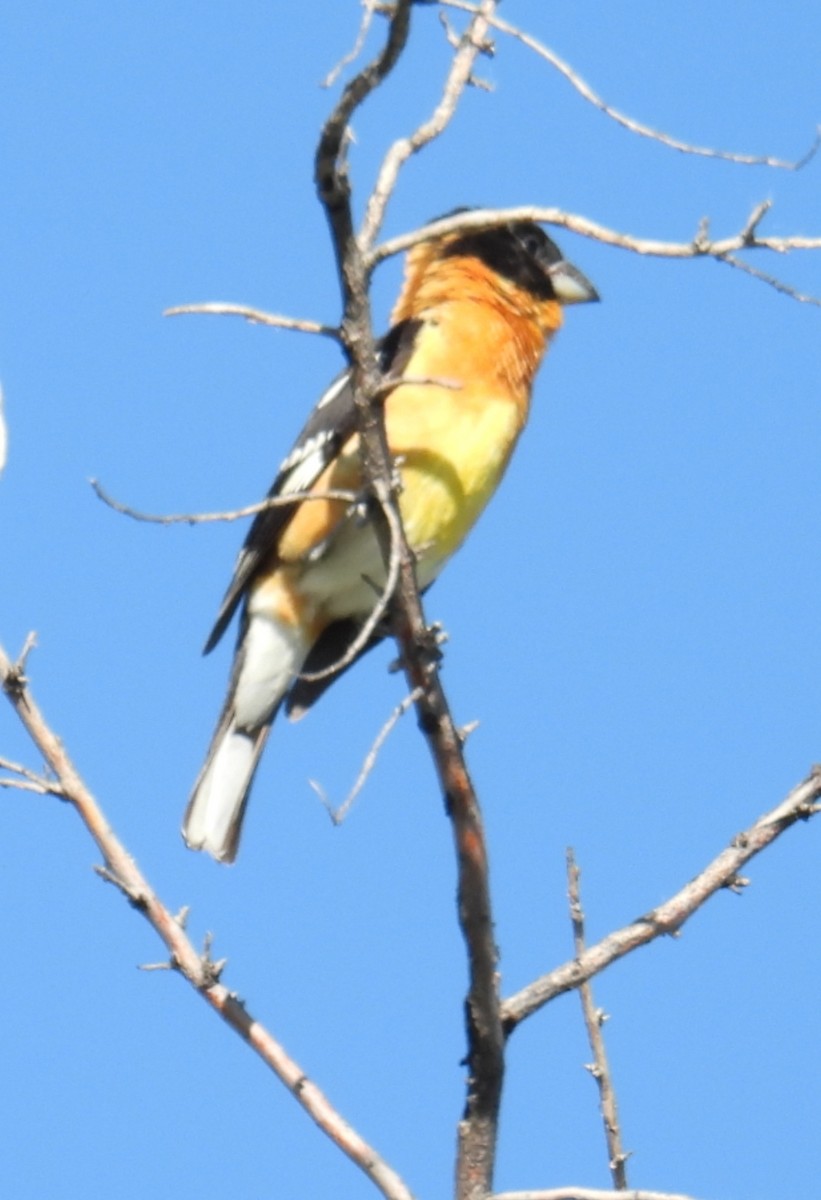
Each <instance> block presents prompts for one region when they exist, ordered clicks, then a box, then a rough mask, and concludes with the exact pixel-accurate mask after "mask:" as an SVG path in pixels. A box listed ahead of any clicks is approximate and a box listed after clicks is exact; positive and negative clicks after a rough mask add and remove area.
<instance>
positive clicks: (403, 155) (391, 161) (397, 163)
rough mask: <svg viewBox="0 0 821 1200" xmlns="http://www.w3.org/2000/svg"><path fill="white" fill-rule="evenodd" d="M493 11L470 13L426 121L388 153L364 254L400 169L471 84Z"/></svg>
mask: <svg viewBox="0 0 821 1200" xmlns="http://www.w3.org/2000/svg"><path fill="white" fill-rule="evenodd" d="M495 9H496V0H481V2H480V3H479V4H478V5H477V6H476V7H475V8H474V9H473V13H474V16H473V19H472V20H471V21H470V23H469V24H468V27H467V29H466V30H465V32H464V34H463V35H462V38H461V39H460V42H459V44H458V46H457V49H456V53H455V54H454V56H453V59H452V61H451V64H450V70H449V71H448V74H447V78H446V79H445V84H444V88H443V90H442V98H441V100H440V101H439V103H438V104H437V106H436V108H435V109H434V111H433V113H432V114H431V116H430V117H429V119H428V120H427V121H424V122H423V123H422V124H421V125H419V126H418V128H417V129H415V130H414V132H413V133H412V134H410V136H408V137H402V138H398V139H397V140H396V141H395V142H394V143H393V145H392V146H391V147H390V149H389V150H388V152H387V154H386V155H385V158H384V160H383V162H382V166H381V167H380V168H379V174H378V175H377V178H376V183H375V184H374V188H373V191H372V192H371V195H370V196H369V198H368V204H367V207H366V209H365V219H364V221H363V222H362V228H361V229H360V231H359V245H360V248H361V249H362V250H363V251H364V252H365V253H367V252H368V251H369V250H370V248H371V246H372V245H373V242H374V239H375V238H376V237H377V235H378V233H379V230H380V229H381V227H382V221H383V220H384V216H385V209H386V207H387V204H388V201H389V199H390V197H391V195H392V194H393V191H394V188H395V187H396V181H397V178H398V176H399V172H400V170H401V168H402V165H403V164H404V163H405V162H407V160H408V159H409V158H410V157H411V155H413V154H416V153H418V151H419V150H421V149H422V147H423V146H427V145H428V143H429V142H432V141H433V140H434V138H437V137H439V135H440V134H441V133H442V132H443V131H444V130H445V129H446V128H447V126H448V125H449V124H450V121H451V119H452V117H453V114H454V112H455V111H456V106H457V104H458V103H459V100H460V99H461V97H462V93H463V92H464V90H465V88H466V87H467V85H468V83H469V82H470V79H471V76H472V74H473V68H474V66H475V64H476V59H477V58H478V56H479V55H480V54H481V53H482V52H483V51H484V49H485V46H486V41H487V31H488V27H489V24H490V18H491V17H492V15H493V13H494V11H495Z"/></svg>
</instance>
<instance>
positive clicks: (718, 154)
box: [439, 0, 821, 171]
mask: <svg viewBox="0 0 821 1200" xmlns="http://www.w3.org/2000/svg"><path fill="white" fill-rule="evenodd" d="M439 3H440V4H441V5H442V7H443V8H455V9H458V10H459V11H460V12H469V13H475V12H478V9H479V6H478V5H476V4H471V3H468V0H439ZM489 24H490V25H491V26H492V27H493V28H494V29H498V30H499V32H500V33H506V34H507V35H508V36H509V37H512V38H515V39H516V40H517V41H519V42H521V43H522V45H524V46H527V48H528V49H529V50H532V51H533V52H534V53H535V54H538V55H539V57H540V58H543V59H545V61H546V62H548V63H550V65H551V67H554V68H555V69H556V70H557V71H558V72H559V74H560V75H563V76H564V78H565V79H566V80H567V82H568V83H569V84H571V85H572V86H573V87H574V88H575V89H576V91H577V92H578V93H579V95H580V96H581V97H582V98H583V99H584V100H586V101H587V102H588V103H589V104H592V105H593V107H594V108H597V109H598V110H599V112H601V113H604V115H605V116H606V117H609V118H610V119H611V121H615V122H616V124H617V125H621V126H622V128H623V129H627V130H629V131H630V133H635V134H638V136H639V137H644V138H649V139H650V140H651V141H654V142H661V144H662V145H663V146H667V147H668V148H669V149H670V150H678V151H680V152H681V153H682V154H693V155H696V156H697V157H701V158H718V159H721V160H722V161H724V162H732V163H739V164H741V165H742V166H752V167H774V168H776V169H779V170H782V171H800V170H801V168H802V167H805V166H806V165H807V163H808V162H809V161H810V160H811V159H812V158H814V157H815V155H816V154H817V152H818V149H819V147H821V127H819V129H818V130H817V131H816V134H815V137H814V139H813V141H812V144H811V145H810V147H809V149H808V150H806V151H805V152H804V154H802V155H801V157H800V158H798V159H795V160H789V159H784V158H776V157H774V156H773V155H769V154H740V153H738V152H737V151H734V150H718V149H715V148H714V147H711V146H697V145H695V144H694V143H692V142H685V141H682V140H681V139H680V138H676V137H673V136H672V135H671V134H669V133H664V132H662V131H661V130H659V129H653V128H652V126H650V125H643V124H642V122H641V121H637V120H635V118H633V117H628V116H626V115H625V114H624V113H622V112H619V110H618V109H617V108H614V107H613V106H612V105H611V104H607V103H606V102H605V101H604V100H602V98H601V96H599V95H598V94H597V93H596V92H594V90H593V88H592V87H590V85H589V84H588V83H586V82H585V80H584V79H582V77H581V75H579V73H578V71H574V70H573V68H572V67H571V66H570V64H569V63H567V62H565V60H564V59H563V58H560V57H559V55H558V54H557V53H556V52H555V50H551V49H550V47H549V46H545V45H544V43H543V42H540V41H538V39H537V38H535V37H533V36H532V35H531V34H529V33H525V32H524V30H522V29H519V28H517V27H516V26H515V25H510V24H509V23H508V22H507V21H503V20H501V18H499V17H497V16H493V17H491V18H490V19H489Z"/></svg>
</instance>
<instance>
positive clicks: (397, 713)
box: [0, 690, 420, 825]
mask: <svg viewBox="0 0 821 1200" xmlns="http://www.w3.org/2000/svg"><path fill="white" fill-rule="evenodd" d="M419 698H420V692H419V691H418V690H415V691H413V692H411V694H410V695H409V696H406V697H405V699H404V700H401V701H400V702H399V704H397V706H396V708H395V709H394V710H393V712H392V713H391V715H390V716H389V717H388V719H387V721H386V722H385V724H384V725H383V726H382V728H381V729H380V730H379V733H378V734H377V735H376V737H375V738H374V740H373V745H372V746H371V748H370V750H369V751H368V753H367V754H366V755H365V759H364V761H363V763H362V767H361V769H360V772H359V774H358V775H357V777H356V780H355V782H354V785H353V787H352V788H351V790H350V791H349V792H348V795H347V796H346V797H345V799H344V800H343V801H342V803H341V804H340V805H339V807H338V808H334V807H333V805H332V804H331V802H330V801H329V799H328V796H327V793H326V792H325V789H324V788H323V787H322V786H321V785H320V784H318V783H317V782H316V780H315V779H309V780H308V782H309V783H310V785H311V787H312V788H313V789H314V791H315V792H316V794H317V796H319V798H320V800H321V801H322V803H323V805H324V807H325V808H326V809H327V811H328V816H329V817H330V818H331V821H332V822H333V823H334V825H341V824H342V822H343V821H344V820H345V818H346V817H347V815H348V813H349V812H350V810H351V807H352V806H353V802H354V800H355V799H356V798H357V796H358V795H359V793H360V792H361V791H362V789H363V787H364V786H365V784H366V783H367V781H368V777H369V776H370V773H371V771H372V770H373V769H374V767H375V766H376V760H377V758H378V757H379V751H380V750H381V749H382V747H383V746H384V744H385V742H386V741H387V740H388V737H389V736H390V734H391V733H392V731H393V729H394V728H395V726H396V724H397V722H398V721H399V720H400V718H402V717H403V716H404V715H405V713H406V712H407V711H408V709H409V708H413V706H414V704H415V703H416V701H417V700H418V699H419ZM0 782H2V781H1V780H0Z"/></svg>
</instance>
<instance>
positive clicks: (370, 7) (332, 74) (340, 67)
mask: <svg viewBox="0 0 821 1200" xmlns="http://www.w3.org/2000/svg"><path fill="white" fill-rule="evenodd" d="M362 7H363V9H364V10H365V11H364V12H363V13H362V20H361V21H360V23H359V29H358V30H357V33H356V41H355V42H354V44H353V46H352V47H351V49H350V50H349V51H348V52H347V54H343V55H342V58H340V60H339V62H338V63H337V64H336V66H335V67H332V68H331V70H330V71H329V72H328V74H327V75H326V76H325V78H324V79H323V80H322V86H323V87H324V88H329V87H333V85H334V84H335V83H336V81H337V79H338V78H339V76H340V75H341V74H342V72H343V71H344V70H345V68H346V67H349V66H350V65H351V63H352V62H355V61H356V59H357V58H359V55H360V54H361V53H362V47H363V46H364V45H365V39H366V38H367V36H368V31H369V30H370V27H371V24H372V22H373V18H374V13H375V12H377V11H378V10H380V9H381V8H382V7H383V6H382V4H381V3H380V0H363V4H362Z"/></svg>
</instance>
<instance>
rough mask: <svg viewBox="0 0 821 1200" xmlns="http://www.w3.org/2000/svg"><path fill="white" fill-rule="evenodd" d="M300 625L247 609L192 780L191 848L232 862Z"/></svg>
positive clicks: (187, 825)
mask: <svg viewBox="0 0 821 1200" xmlns="http://www.w3.org/2000/svg"><path fill="white" fill-rule="evenodd" d="M305 654H306V646H305V641H304V638H303V637H302V634H301V632H300V631H299V630H295V629H293V628H292V627H290V626H287V625H284V624H280V623H279V622H276V621H273V620H271V619H270V618H269V617H266V616H261V615H251V616H250V619H249V620H248V624H247V627H246V630H245V635H244V637H243V639H242V644H241V646H240V647H239V649H238V651H237V662H236V664H235V675H234V681H233V685H232V690H231V694H230V696H229V699H228V703H227V704H226V707H225V709H224V710H223V713H222V716H221V718H220V722H219V724H218V726H217V730H216V733H215V734H214V737H213V740H212V742H211V746H210V749H209V751H208V757H207V758H206V760H205V766H204V767H203V768H202V771H201V772H200V775H199V778H198V779H197V782H196V783H195V785H194V791H193V793H192V796H191V799H190V801H189V803H188V808H187V809H186V812H185V819H184V820H183V826H182V836H183V838H184V839H185V842H186V844H187V845H188V846H190V848H191V849H192V850H207V851H208V853H209V854H211V855H213V857H214V858H216V859H217V860H218V861H219V862H233V861H234V859H235V857H236V853H237V847H238V845H239V835H240V831H241V828H242V819H243V817H244V815H245V806H246V804H247V802H248V793H249V791H250V788H251V784H252V782H253V779H254V774H255V772H256V769H257V764H258V762H259V758H260V755H261V754H262V750H263V747H264V746H265V741H266V739H267V737H268V732H269V730H270V728H271V722H272V721H273V719H274V716H275V714H276V710H277V708H278V707H279V705H280V703H281V701H282V698H283V696H284V695H285V693H286V692H287V690H288V688H289V687H290V686H291V683H292V682H293V679H294V676H295V675H296V674H297V672H298V671H299V670H300V668H301V666H302V663H303V661H304V659H305Z"/></svg>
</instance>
